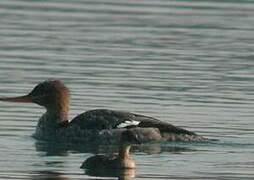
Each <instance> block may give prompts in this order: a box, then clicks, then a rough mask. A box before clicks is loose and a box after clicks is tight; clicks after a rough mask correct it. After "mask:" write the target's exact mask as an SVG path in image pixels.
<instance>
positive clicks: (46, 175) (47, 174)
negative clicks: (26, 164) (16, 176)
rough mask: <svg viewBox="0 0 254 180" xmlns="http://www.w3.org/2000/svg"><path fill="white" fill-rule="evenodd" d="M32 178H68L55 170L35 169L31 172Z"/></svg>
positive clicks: (59, 179)
mask: <svg viewBox="0 0 254 180" xmlns="http://www.w3.org/2000/svg"><path fill="white" fill-rule="evenodd" d="M31 179H32V180H49V179H50V180H69V178H66V177H64V176H63V174H62V173H59V172H55V171H35V172H32V173H31Z"/></svg>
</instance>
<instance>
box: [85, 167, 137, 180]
mask: <svg viewBox="0 0 254 180" xmlns="http://www.w3.org/2000/svg"><path fill="white" fill-rule="evenodd" d="M85 174H87V175H89V176H97V177H118V179H119V180H129V179H132V178H134V177H135V175H136V170H135V169H118V170H116V169H114V170H110V169H89V170H88V169H86V170H85Z"/></svg>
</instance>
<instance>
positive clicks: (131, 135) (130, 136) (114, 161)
mask: <svg viewBox="0 0 254 180" xmlns="http://www.w3.org/2000/svg"><path fill="white" fill-rule="evenodd" d="M132 144H140V141H139V139H138V137H137V135H136V134H135V132H134V131H132V130H125V131H123V132H122V133H121V138H120V142H119V151H118V155H116V156H106V155H95V156H92V157H89V158H88V159H87V160H85V161H84V162H83V164H82V165H81V168H85V169H134V168H135V167H136V164H135V161H134V160H133V159H132V158H131V157H130V148H131V145H132Z"/></svg>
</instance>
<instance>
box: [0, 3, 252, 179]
mask: <svg viewBox="0 0 254 180" xmlns="http://www.w3.org/2000/svg"><path fill="white" fill-rule="evenodd" d="M0 9H1V10H0V17H1V18H0V24H1V26H0V42H1V43H0V96H16V95H23V94H24V93H27V92H29V91H30V90H31V88H33V87H34V86H35V85H36V84H37V83H38V82H41V81H43V80H45V79H49V78H56V79H61V80H63V81H64V82H65V83H66V85H67V86H68V87H69V88H70V90H71V92H72V101H71V114H70V118H73V117H74V116H75V115H77V114H79V113H81V112H83V111H85V110H89V109H95V108H109V109H118V110H129V111H132V112H135V113H142V114H145V115H149V116H153V117H156V118H159V119H161V120H163V121H167V122H170V123H172V124H174V125H178V126H181V127H184V128H187V129H189V130H192V131H195V132H197V133H199V134H201V135H203V136H206V137H208V138H213V139H219V141H216V142H210V143H165V144H162V145H144V146H143V147H142V149H143V150H142V151H140V150H139V149H138V148H134V154H133V158H134V159H135V160H136V163H137V170H136V172H135V176H136V178H135V179H223V180H224V179H230V180H232V179H237V180H238V179H253V177H254V173H253V168H254V160H253V154H254V150H253V149H254V143H253V138H254V121H253V109H254V103H253V100H254V98H253V97H254V96H253V95H254V93H253V92H254V86H253V82H254V60H253V59H254V53H253V48H254V45H253V40H254V38H253V37H254V21H253V16H254V3H253V2H252V1H248V0H243V1H234V0H227V1H226V0H225V1H209V0H204V1H197V0H196V1H195V0H193V1H187V0H186V1H185V0H178V1H163V0H161V1H148V0H139V1H124V0H102V1H99V0H93V1H89V0H82V1H81V0H73V1H71V2H70V1H65V0H51V1H40V0H37V1H31V0H12V1H9V0H1V1H0ZM43 112H44V110H43V108H41V107H38V106H37V105H33V104H13V103H4V102H1V103H0V117H1V118H0V119H1V120H0V136H1V138H0V144H1V146H0V167H1V170H0V178H1V179H7V178H8V179H39V178H41V179H46V178H54V179H94V178H95V177H93V176H90V175H89V174H86V173H85V172H84V170H81V169H79V166H80V165H81V163H82V161H83V160H85V159H86V158H87V157H89V156H91V153H89V152H86V148H88V149H89V147H82V148H83V149H82V150H77V149H76V150H75V149H74V150H69V149H65V148H64V147H61V145H58V144H51V145H49V144H44V143H43V142H38V141H36V140H34V139H33V138H32V137H31V135H32V134H33V132H34V130H35V126H36V123H37V119H38V118H39V117H40V115H41V114H42V113H43ZM101 148H102V150H101V151H102V152H103V150H104V149H105V148H106V149H107V148H108V147H101ZM98 151H100V150H98ZM97 179H107V178H105V177H97ZM109 179H112V178H109Z"/></svg>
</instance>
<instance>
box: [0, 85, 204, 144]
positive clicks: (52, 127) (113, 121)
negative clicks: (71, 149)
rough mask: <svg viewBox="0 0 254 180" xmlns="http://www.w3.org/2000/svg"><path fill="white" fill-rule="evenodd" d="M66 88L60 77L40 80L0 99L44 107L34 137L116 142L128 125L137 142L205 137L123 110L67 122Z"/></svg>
mask: <svg viewBox="0 0 254 180" xmlns="http://www.w3.org/2000/svg"><path fill="white" fill-rule="evenodd" d="M69 99H70V92H69V89H68V88H67V87H66V86H65V85H64V84H63V83H62V82H61V81H60V80H47V81H44V82H41V83H39V84H38V85H37V86H35V87H34V89H33V90H32V91H31V92H30V93H28V94H27V95H24V96H19V97H7V98H0V101H8V102H20V103H36V104H38V105H40V106H43V107H45V108H46V112H45V113H44V114H43V115H42V116H41V118H40V119H39V122H38V124H37V127H36V131H35V134H34V135H33V136H34V137H35V138H37V139H41V140H54V141H63V142H65V141H67V142H71V143H76V142H85V143H88V142H91V143H93V142H99V143H105V144H108V143H119V140H120V134H121V133H122V132H123V131H125V130H126V128H129V129H130V128H131V129H132V130H133V131H135V133H136V134H137V138H138V139H139V141H140V142H149V141H204V140H206V138H204V137H202V136H199V135H197V134H196V133H194V132H191V131H188V130H186V129H183V128H180V127H176V126H173V125H172V124H170V123H167V122H163V121H160V120H158V119H155V118H153V117H149V116H144V115H140V114H135V113H130V112H126V111H116V110H108V109H95V110H90V111H87V112H84V113H82V114H80V115H78V116H76V117H75V118H74V119H73V120H71V121H69V119H68V112H69Z"/></svg>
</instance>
